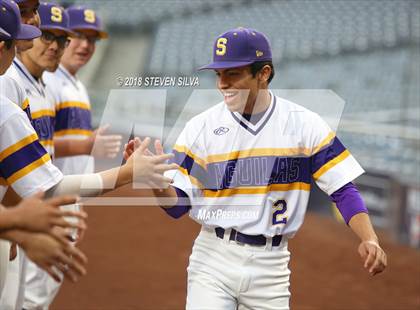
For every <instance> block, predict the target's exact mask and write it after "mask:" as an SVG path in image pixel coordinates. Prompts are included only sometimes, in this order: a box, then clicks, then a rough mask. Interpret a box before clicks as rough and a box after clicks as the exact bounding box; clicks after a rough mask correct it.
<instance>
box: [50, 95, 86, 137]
mask: <svg viewBox="0 0 420 310" xmlns="http://www.w3.org/2000/svg"><path fill="white" fill-rule="evenodd" d="M56 111H57V114H56V119H55V129H54V130H55V135H56V136H59V137H60V136H66V135H82V136H90V135H91V134H92V115H91V111H90V106H89V105H88V104H86V103H84V102H77V101H66V102H62V103H60V104H58V105H57V108H56Z"/></svg>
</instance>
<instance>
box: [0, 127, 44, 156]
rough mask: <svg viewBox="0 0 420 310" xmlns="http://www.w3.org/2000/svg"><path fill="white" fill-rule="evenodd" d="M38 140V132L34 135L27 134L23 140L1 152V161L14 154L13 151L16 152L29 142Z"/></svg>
mask: <svg viewBox="0 0 420 310" xmlns="http://www.w3.org/2000/svg"><path fill="white" fill-rule="evenodd" d="M36 140H38V135H37V134H36V133H33V134H32V135H30V136H27V137H25V138H23V139H22V140H20V141H18V142H17V143H15V144H13V145H11V146H9V147H8V148H6V149H4V150H3V152H0V161H2V160H3V159H5V158H7V157H8V156H10V155H12V154H13V153H16V152H17V151H19V150H20V149H21V148H23V147H25V146H27V145H28V144H30V143H32V142H34V141H36Z"/></svg>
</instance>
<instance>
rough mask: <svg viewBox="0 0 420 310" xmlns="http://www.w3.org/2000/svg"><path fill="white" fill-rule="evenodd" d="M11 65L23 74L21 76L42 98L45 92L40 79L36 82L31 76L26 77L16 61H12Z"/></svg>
mask: <svg viewBox="0 0 420 310" xmlns="http://www.w3.org/2000/svg"><path fill="white" fill-rule="evenodd" d="M13 65H14V66H15V67H16V68H17V69H18V70H19V71H20V73H22V74H23V76H24V77H25V78H26V79H27V80H28V81H29V82H30V83H31V85H32V86H33V87H34V88H35V89H36V91H37V92H38V93H39V94H40V95H41V96H42V97H45V91H44V86H43V82H42V80H41V79H40V80H39V81H36V80H35V78H34V77H33V76H30V75H28V74H27V73H26V72H25V70H24V69H23V68H22V67H21V66H20V65H19V64H18V62H17V61H16V60H13Z"/></svg>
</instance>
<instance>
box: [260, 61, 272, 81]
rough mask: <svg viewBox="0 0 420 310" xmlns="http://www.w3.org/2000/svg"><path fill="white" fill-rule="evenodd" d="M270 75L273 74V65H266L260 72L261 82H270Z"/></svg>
mask: <svg viewBox="0 0 420 310" xmlns="http://www.w3.org/2000/svg"><path fill="white" fill-rule="evenodd" d="M270 75H271V67H270V66H269V65H265V66H264V67H262V68H261V70H260V71H259V72H258V76H259V79H260V81H261V82H268V79H269V78H270Z"/></svg>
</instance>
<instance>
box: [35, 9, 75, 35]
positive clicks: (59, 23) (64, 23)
mask: <svg viewBox="0 0 420 310" xmlns="http://www.w3.org/2000/svg"><path fill="white" fill-rule="evenodd" d="M38 13H39V17H40V20H41V25H40V27H39V28H41V30H62V31H65V32H67V34H68V35H73V34H74V33H73V32H72V31H71V30H70V29H69V16H68V15H67V12H66V11H65V10H64V8H63V7H62V6H60V5H58V4H56V3H52V2H48V3H46V2H41V3H40V5H39V9H38Z"/></svg>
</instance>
